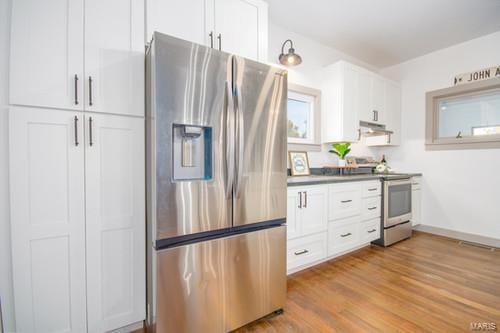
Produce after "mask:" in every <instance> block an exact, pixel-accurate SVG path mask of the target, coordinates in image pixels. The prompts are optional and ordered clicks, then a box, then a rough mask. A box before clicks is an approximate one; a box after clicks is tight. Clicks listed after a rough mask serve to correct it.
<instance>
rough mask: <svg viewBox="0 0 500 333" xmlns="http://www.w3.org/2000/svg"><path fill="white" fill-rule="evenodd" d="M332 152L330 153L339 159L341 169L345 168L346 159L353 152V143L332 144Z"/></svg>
mask: <svg viewBox="0 0 500 333" xmlns="http://www.w3.org/2000/svg"><path fill="white" fill-rule="evenodd" d="M332 148H333V149H332V150H330V153H333V154H335V155H337V156H338V157H339V167H345V166H346V165H347V162H346V160H345V157H346V156H347V154H349V152H350V151H351V143H350V142H341V143H334V144H332Z"/></svg>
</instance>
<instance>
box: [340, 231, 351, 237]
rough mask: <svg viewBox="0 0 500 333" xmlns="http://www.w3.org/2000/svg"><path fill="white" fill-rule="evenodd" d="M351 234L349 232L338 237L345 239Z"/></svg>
mask: <svg viewBox="0 0 500 333" xmlns="http://www.w3.org/2000/svg"><path fill="white" fill-rule="evenodd" d="M351 235H352V234H351V233H350V232H348V233H347V234H344V235H340V237H347V236H351Z"/></svg>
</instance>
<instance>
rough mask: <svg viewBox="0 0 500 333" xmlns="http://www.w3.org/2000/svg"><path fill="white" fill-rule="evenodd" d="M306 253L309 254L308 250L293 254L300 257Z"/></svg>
mask: <svg viewBox="0 0 500 333" xmlns="http://www.w3.org/2000/svg"><path fill="white" fill-rule="evenodd" d="M306 253H309V250H306V249H304V250H302V251H297V252H294V254H295V255H296V256H300V255H302V254H306Z"/></svg>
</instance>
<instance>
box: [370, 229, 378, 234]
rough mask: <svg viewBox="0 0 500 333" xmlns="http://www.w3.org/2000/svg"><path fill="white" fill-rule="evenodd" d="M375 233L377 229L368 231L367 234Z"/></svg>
mask: <svg viewBox="0 0 500 333" xmlns="http://www.w3.org/2000/svg"><path fill="white" fill-rule="evenodd" d="M375 231H377V229H372V230H368V233H369V234H371V233H372V232H375Z"/></svg>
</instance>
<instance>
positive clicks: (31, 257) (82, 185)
mask: <svg viewBox="0 0 500 333" xmlns="http://www.w3.org/2000/svg"><path fill="white" fill-rule="evenodd" d="M91 119H92V121H90V120H91ZM91 133H92V136H91ZM143 159H144V120H143V119H142V118H131V117H123V116H108V115H102V114H100V115H89V114H85V113H82V112H75V111H60V110H46V109H36V108H24V107H20V108H16V107H12V108H11V110H10V172H11V174H10V182H11V187H10V188H11V194H10V197H11V232H12V256H13V274H14V297H15V305H16V308H15V310H16V311H15V312H16V324H17V332H87V331H88V332H105V331H109V330H113V329H117V328H120V327H123V326H126V325H129V324H133V323H136V322H138V321H141V320H143V319H144V318H145V278H144V272H145V258H144V257H145V244H144V234H145V230H144V228H145V225H144V224H145V222H144V200H143V198H144V165H143V162H142V161H143Z"/></svg>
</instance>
